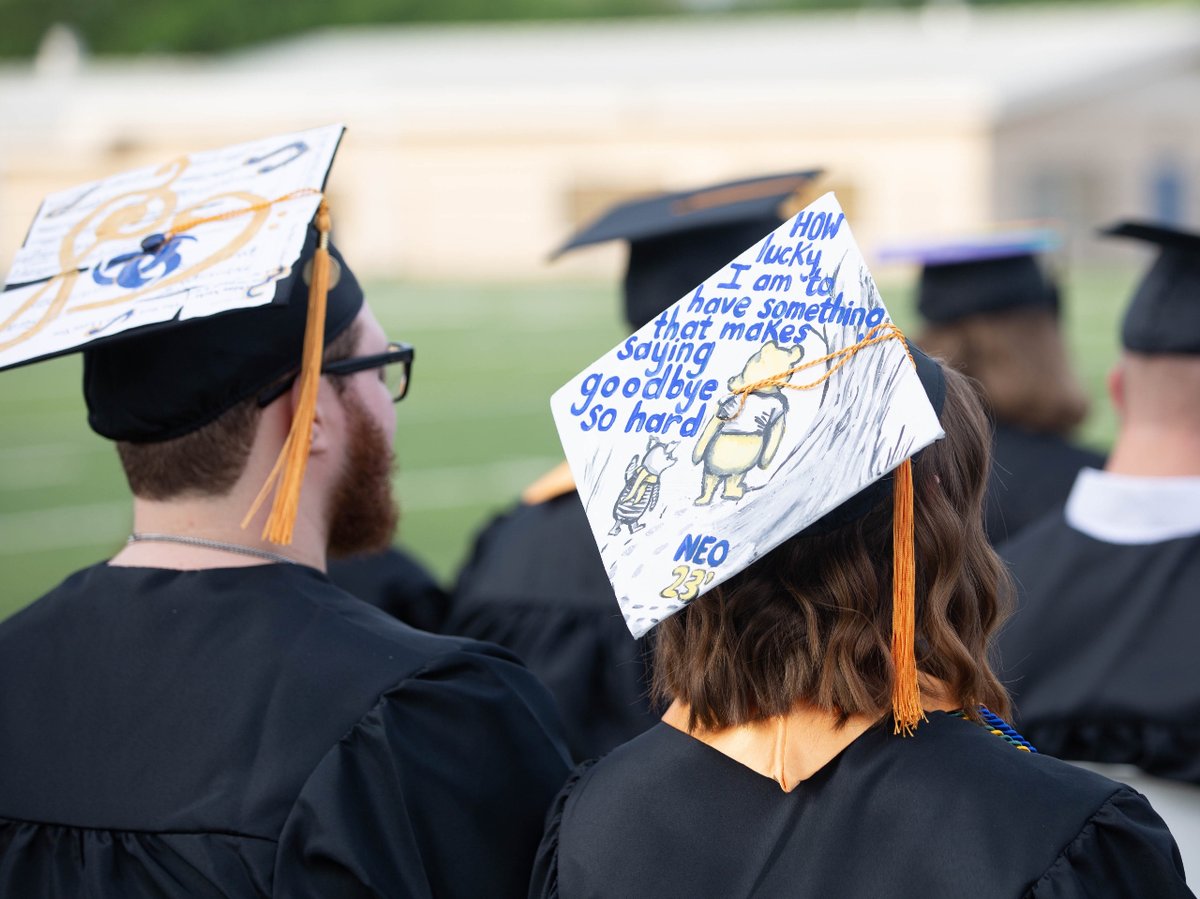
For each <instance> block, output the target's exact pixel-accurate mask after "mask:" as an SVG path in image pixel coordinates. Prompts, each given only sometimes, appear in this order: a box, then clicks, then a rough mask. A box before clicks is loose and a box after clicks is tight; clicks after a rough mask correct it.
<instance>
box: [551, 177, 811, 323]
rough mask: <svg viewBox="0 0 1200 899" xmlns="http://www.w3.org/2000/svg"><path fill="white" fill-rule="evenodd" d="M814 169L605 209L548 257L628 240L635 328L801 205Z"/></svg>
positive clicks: (628, 305)
mask: <svg viewBox="0 0 1200 899" xmlns="http://www.w3.org/2000/svg"><path fill="white" fill-rule="evenodd" d="M820 174H821V170H820V169H811V170H808V171H802V172H789V173H785V174H781V175H770V176H766V177H761V178H747V179H744V180H741V181H729V182H726V183H723V184H715V185H712V186H709V187H703V188H700V189H698V190H689V191H682V192H679V193H669V194H660V195H658V196H653V197H646V198H643V199H638V200H632V201H630V202H627V203H621V204H619V205H617V206H614V207H612V208H611V209H609V210H608V211H607V212H605V213H604V214H603V215H601V216H600V217H599V218H597V219H596V220H595V221H593V222H591V223H590V224H588V225H587V226H585V227H584V228H582V229H581V230H580V231H578V232H576V233H575V234H574V235H573V236H572V237H571V238H570V239H569V240H567V242H566V243H565V244H563V245H562V246H561V247H559V248H558V249H557V250H556V251H555V252H554V253H553V255H552V256H551V258H552V259H554V258H557V257H558V256H560V255H562V254H563V253H566V252H567V251H569V250H573V249H575V248H576V247H582V246H587V245H589V244H595V243H604V242H607V241H610V240H627V241H629V264H628V265H627V267H626V270H625V291H624V293H625V317H626V319H627V320H628V321H629V324H630V325H631V326H632V327H634V328H640V327H641V326H642V325H644V324H645V323H646V322H648V321H650V320H651V319H652V318H654V317H655V316H657V315H658V314H659V313H660V312H662V310H663V309H665V308H666V307H667V306H668V305H669V304H670V303H671V302H673V300H674V299H675V298H677V297H679V295H680V294H682V293H683V292H684V291H685V290H688V289H689V288H691V287H694V286H695V285H696V284H697V283H699V282H700V281H701V280H702V279H703V278H705V277H706V276H707V275H708V274H710V273H711V272H712V271H713V269H715V268H717V267H718V266H719V265H721V264H722V263H724V262H726V261H727V260H729V259H732V258H733V257H734V256H736V255H737V254H738V253H740V252H741V251H742V250H744V249H745V248H746V247H748V246H749V245H750V244H752V243H754V242H755V241H757V240H758V239H759V238H761V237H762V236H763V235H764V234H766V233H767V232H768V231H772V230H774V229H775V228H776V227H777V226H778V225H779V223H780V222H781V221H783V220H784V219H785V218H787V217H788V216H790V215H791V214H792V213H793V212H795V211H796V209H798V208H799V207H800V206H801V205H802V202H801V197H802V196H803V193H804V192H805V191H806V190H807V189H808V188H809V187H810V185H811V184H812V182H813V181H814V180H815V179H816V178H817V177H818V176H819V175H820Z"/></svg>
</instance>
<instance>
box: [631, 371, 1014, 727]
mask: <svg viewBox="0 0 1200 899" xmlns="http://www.w3.org/2000/svg"><path fill="white" fill-rule="evenodd" d="M943 370H944V372H945V376H946V401H945V405H944V406H943V409H942V414H941V423H942V428H943V429H944V430H945V432H946V436H945V438H944V439H942V440H940V441H938V442H936V443H934V444H933V445H932V446H929V447H927V448H926V449H924V450H923V451H922V452H921V453H920V454H918V456H917V457H916V458H915V459H914V460H913V465H912V469H913V488H914V497H915V501H914V522H915V532H916V534H915V536H916V539H915V556H916V569H917V585H916V587H917V592H916V596H917V609H916V611H917V617H916V638H917V639H916V648H917V666H918V669H919V671H920V672H922V673H924V674H925V675H929V676H932V677H935V678H938V679H939V680H941V681H942V682H943V683H944V684H945V686H946V688H947V689H948V691H949V698H951V699H952V700H953V701H955V702H957V703H959V704H960V706H961V707H962V709H963V710H964V711H966V712H967V713H968V714H969V715H971V716H972V717H975V715H976V711H975V710H976V707H977V706H978V705H981V704H982V705H986V706H987V707H988V708H990V709H991V710H992V711H994V712H996V713H997V714H1000V715H1007V714H1008V713H1009V700H1008V695H1007V693H1006V692H1005V690H1004V687H1003V686H1001V684H1000V682H999V681H998V680H997V679H996V676H995V675H994V674H993V673H992V670H991V668H990V666H989V664H988V659H987V654H988V650H989V643H990V639H991V636H992V634H993V633H994V632H995V630H996V628H997V627H998V626H999V624H1000V623H1001V622H1002V620H1003V619H1004V617H1005V616H1006V614H1007V611H1008V609H1009V607H1010V605H1011V596H1012V587H1011V583H1010V579H1009V577H1008V574H1007V571H1006V569H1005V568H1004V565H1003V563H1002V562H1001V561H1000V559H999V557H998V556H997V555H996V553H995V552H994V551H993V550H992V547H991V544H990V543H989V542H988V539H987V536H986V535H985V533H984V530H983V512H982V509H983V498H984V493H985V490H986V486H987V473H988V467H989V464H990V453H991V431H990V428H989V425H988V421H987V417H986V415H985V414H984V411H983V409H982V407H981V406H980V403H979V400H978V397H977V395H976V391H975V389H974V387H973V386H972V384H971V383H970V381H969V380H968V379H967V378H965V377H964V376H962V375H960V374H958V373H956V372H954V371H953V370H951V369H950V368H949V367H948V366H943ZM891 591H892V498H891V494H890V492H889V493H888V495H887V496H886V497H885V498H884V499H883V500H882V501H881V502H880V503H879V504H878V505H877V506H876V507H875V508H874V509H872V510H871V511H870V512H869V513H867V514H866V515H865V516H863V517H861V518H859V519H857V520H856V521H852V522H850V523H848V524H845V525H843V526H841V527H839V528H837V529H836V530H833V531H831V532H828V533H823V534H818V535H815V536H807V535H797V536H795V537H792V538H791V539H790V540H787V541H785V542H784V543H783V544H781V545H780V546H778V547H777V548H776V549H774V550H772V551H771V552H770V553H768V554H767V555H765V556H763V558H761V559H759V560H758V561H757V562H755V563H754V564H753V565H751V566H750V567H748V568H746V569H745V570H744V571H742V572H740V573H738V574H737V575H735V576H734V577H732V578H730V579H729V580H728V581H726V582H725V583H724V584H722V585H720V586H718V587H716V588H714V589H713V590H711V591H710V592H708V593H706V594H704V595H703V596H701V597H700V598H698V599H697V600H695V601H694V602H693V603H692V604H691V605H690V606H688V607H687V608H686V609H684V610H682V611H681V612H679V613H678V614H676V615H674V616H672V617H670V618H667V619H665V620H664V621H663V622H662V623H661V624H659V625H658V628H657V635H656V639H655V664H654V682H653V691H654V694H655V697H656V699H658V700H659V701H661V702H670V701H672V700H675V699H678V700H681V701H683V702H685V703H687V705H688V706H689V708H690V716H691V720H690V721H689V727H690V728H693V729H694V728H696V727H700V728H703V729H706V730H710V729H721V728H725V727H732V726H736V725H740V724H747V723H750V722H753V721H757V720H761V719H765V718H771V717H774V716H777V715H783V714H786V713H787V712H789V711H791V710H792V709H793V708H794V707H795V705H796V704H797V703H798V702H800V701H804V702H807V703H810V704H812V705H815V706H817V707H819V708H822V709H826V710H830V711H833V712H835V713H837V714H838V715H839V716H840V718H841V720H843V721H844V720H845V719H846V718H847V717H848V716H850V715H868V716H872V717H882V716H883V715H885V714H887V713H888V712H889V711H890V707H891V693H892V679H893V676H894V667H893V663H892V655H891V622H892V607H891V606H892V604H891V595H892V592H891Z"/></svg>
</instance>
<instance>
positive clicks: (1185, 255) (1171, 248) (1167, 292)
mask: <svg viewBox="0 0 1200 899" xmlns="http://www.w3.org/2000/svg"><path fill="white" fill-rule="evenodd" d="M1101 233H1102V234H1108V235H1111V236H1113V237H1132V238H1133V239H1135V240H1144V241H1147V242H1148V243H1152V244H1154V245H1156V246H1157V247H1158V248H1159V254H1158V259H1156V260H1155V261H1154V264H1153V265H1152V266H1150V269H1149V271H1147V272H1146V274H1145V275H1144V276H1143V277H1142V280H1141V283H1140V284H1138V287H1137V291H1136V292H1135V293H1134V295H1133V299H1132V300H1130V301H1129V309H1128V310H1127V311H1126V312H1125V322H1124V324H1123V325H1122V327H1121V343H1122V344H1123V345H1124V346H1125V348H1126V349H1129V350H1133V351H1135V352H1139V353H1200V234H1196V233H1194V232H1191V231H1182V230H1180V229H1178V228H1172V227H1169V226H1167V225H1160V224H1155V223H1152V222H1120V223H1119V224H1116V225H1113V226H1112V227H1109V228H1105V229H1103V230H1102V231H1101Z"/></svg>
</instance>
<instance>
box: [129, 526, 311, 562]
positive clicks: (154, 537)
mask: <svg viewBox="0 0 1200 899" xmlns="http://www.w3.org/2000/svg"><path fill="white" fill-rule="evenodd" d="M134 543H182V544H183V545H184V546H200V547H203V548H204V549H220V550H224V551H225V552H227V553H236V554H237V555H240V556H254V557H255V558H258V559H266V560H268V561H270V562H280V563H282V564H284V565H296V564H298V563H297V562H296V560H295V559H289V558H288V557H287V556H283V555H280V554H279V553H273V552H271V551H270V550H266V549H256V548H255V547H253V546H242V545H241V544H238V543H223V542H221V541H220V540H209V539H208V538H207V537H187V536H184V535H183V534H139V533H137V532H136V531H134V532H133V533H132V534H130V535H129V538H128V539H127V540H126V541H125V544H126V546H128V545H131V544H134Z"/></svg>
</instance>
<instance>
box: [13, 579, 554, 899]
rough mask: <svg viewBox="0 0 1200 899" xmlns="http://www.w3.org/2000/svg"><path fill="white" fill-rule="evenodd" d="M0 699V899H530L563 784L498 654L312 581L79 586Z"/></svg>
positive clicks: (515, 671)
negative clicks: (543, 837)
mask: <svg viewBox="0 0 1200 899" xmlns="http://www.w3.org/2000/svg"><path fill="white" fill-rule="evenodd" d="M0 682H2V683H3V684H4V689H3V690H2V691H0V758H2V759H3V760H4V762H3V764H0V895H2V896H5V897H8V896H12V897H21V899H39V897H47V899H49V897H56V899H77V897H83V896H86V897H89V899H96V897H114V899H115V897H120V899H131V897H143V896H155V897H161V896H167V897H176V896H178V897H185V896H186V897H197V896H199V897H208V896H287V897H310V896H311V897H317V896H339V897H341V896H347V897H355V896H368V895H369V896H377V895H405V896H417V897H424V896H462V897H469V896H480V895H502V896H515V895H520V894H521V893H522V892H523V890H524V885H525V884H526V883H527V881H528V875H529V869H530V865H531V864H532V860H533V855H534V851H535V849H536V846H537V840H538V837H539V836H540V832H541V822H542V819H543V816H544V813H545V810H546V808H547V807H548V806H549V803H550V801H551V800H552V798H553V796H554V793H555V791H556V790H557V789H558V787H559V786H560V785H561V783H562V780H563V778H564V777H565V776H566V774H567V770H568V762H567V753H566V750H565V746H564V745H563V744H562V741H561V736H560V730H559V726H558V724H557V723H556V721H555V716H554V711H553V708H552V702H551V700H550V697H549V696H548V695H547V694H546V693H545V691H544V689H543V688H541V686H540V685H539V684H537V682H536V680H535V679H534V678H533V677H532V675H530V674H529V673H528V672H527V671H526V670H525V669H524V668H523V667H521V666H520V664H519V663H518V662H517V661H516V660H515V659H514V658H513V657H512V656H511V654H509V653H508V652H507V651H505V650H503V649H501V648H499V647H492V646H488V645H485V644H480V643H476V642H474V641H470V640H464V639H450V638H445V637H437V636H433V635H430V634H426V633H423V632H420V631H417V630H415V629H413V628H410V627H408V626H406V625H404V624H402V623H400V622H399V621H396V620H395V619H393V618H391V617H389V616H388V615H386V614H384V613H383V612H381V611H379V610H378V609H375V608H372V607H370V606H368V605H367V604H365V603H362V602H359V601H358V600H356V599H354V598H353V597H351V596H350V595H348V594H346V593H344V592H342V591H341V590H339V589H337V588H336V587H334V586H333V585H332V584H331V583H330V582H329V581H328V580H327V579H326V578H325V576H324V575H322V574H321V573H320V572H317V571H315V570H313V569H310V568H304V567H302V566H286V565H266V566H254V567H249V568H234V569H217V570H207V571H187V572H181V571H168V570H162V569H132V568H112V567H108V566H104V565H100V566H96V567H94V568H90V569H87V570H85V571H82V572H80V573H78V574H76V575H73V576H72V577H71V578H69V579H68V580H67V581H65V582H64V583H63V584H62V585H60V587H58V588H57V589H56V590H54V591H52V592H51V593H50V594H48V595H47V596H45V597H43V598H42V599H41V600H39V601H38V602H36V603H34V604H33V605H31V606H29V607H28V608H26V609H25V610H23V611H22V612H19V613H18V614H17V615H14V616H13V617H12V618H10V619H8V620H7V621H5V622H3V623H2V624H0ZM464 858H470V859H472V863H471V864H469V865H467V864H464V863H463V859H464Z"/></svg>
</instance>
